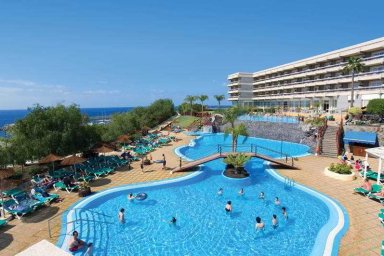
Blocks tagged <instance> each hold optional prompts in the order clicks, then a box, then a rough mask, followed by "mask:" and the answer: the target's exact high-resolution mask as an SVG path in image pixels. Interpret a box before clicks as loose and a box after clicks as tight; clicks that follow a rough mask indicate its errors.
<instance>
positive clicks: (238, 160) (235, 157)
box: [224, 153, 251, 169]
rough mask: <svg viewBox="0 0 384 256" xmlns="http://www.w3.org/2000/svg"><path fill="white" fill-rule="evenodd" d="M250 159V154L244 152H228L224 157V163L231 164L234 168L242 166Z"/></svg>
mask: <svg viewBox="0 0 384 256" xmlns="http://www.w3.org/2000/svg"><path fill="white" fill-rule="evenodd" d="M249 159H251V157H250V156H246V155H245V154H244V153H238V154H229V155H228V156H227V157H226V158H225V159H224V163H226V164H230V165H233V166H234V167H235V168H236V169H239V168H242V167H244V165H245V163H246V162H248V161H249Z"/></svg>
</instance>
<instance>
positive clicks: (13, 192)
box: [3, 188, 23, 197]
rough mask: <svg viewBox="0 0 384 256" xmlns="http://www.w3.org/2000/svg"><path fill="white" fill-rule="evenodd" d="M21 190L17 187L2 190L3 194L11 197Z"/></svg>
mask: <svg viewBox="0 0 384 256" xmlns="http://www.w3.org/2000/svg"><path fill="white" fill-rule="evenodd" d="M22 192H23V190H21V189H19V188H12V189H9V190H5V191H3V196H5V197H7V196H9V197H11V196H12V195H16V194H19V193H22Z"/></svg>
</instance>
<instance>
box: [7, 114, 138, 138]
mask: <svg viewBox="0 0 384 256" xmlns="http://www.w3.org/2000/svg"><path fill="white" fill-rule="evenodd" d="M132 109H134V108H133V107H119V108H80V111H81V113H83V114H86V115H88V116H89V117H90V118H91V119H95V118H100V119H103V118H106V117H109V116H111V115H112V114H116V113H122V112H129V111H131V110H132ZM28 113H29V111H28V110H26V109H18V110H0V127H3V126H4V125H8V124H14V123H15V122H16V121H17V120H20V119H22V118H24V117H25V116H26V115H27V114H28ZM4 136H5V133H4V131H0V137H4Z"/></svg>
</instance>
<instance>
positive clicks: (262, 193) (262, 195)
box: [259, 192, 265, 200]
mask: <svg viewBox="0 0 384 256" xmlns="http://www.w3.org/2000/svg"><path fill="white" fill-rule="evenodd" d="M259 199H262V200H264V199H265V195H264V192H260V194H259Z"/></svg>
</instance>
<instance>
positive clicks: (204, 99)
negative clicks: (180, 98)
mask: <svg viewBox="0 0 384 256" xmlns="http://www.w3.org/2000/svg"><path fill="white" fill-rule="evenodd" d="M198 99H199V100H200V102H201V117H203V111H204V101H206V100H207V99H208V96H207V95H200V96H198Z"/></svg>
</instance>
